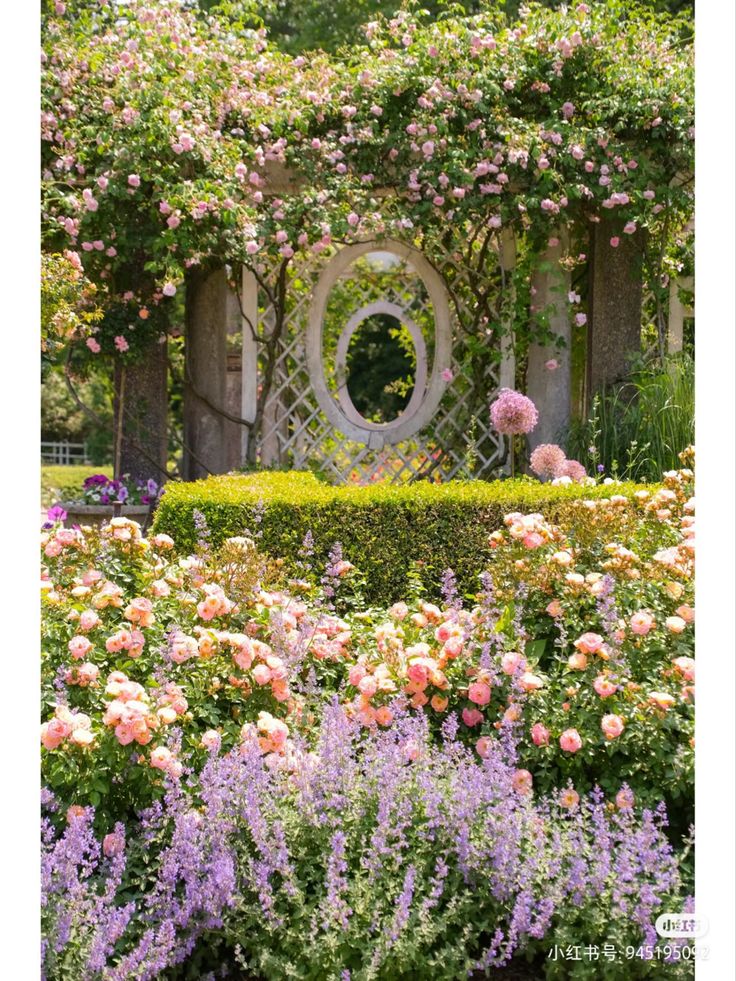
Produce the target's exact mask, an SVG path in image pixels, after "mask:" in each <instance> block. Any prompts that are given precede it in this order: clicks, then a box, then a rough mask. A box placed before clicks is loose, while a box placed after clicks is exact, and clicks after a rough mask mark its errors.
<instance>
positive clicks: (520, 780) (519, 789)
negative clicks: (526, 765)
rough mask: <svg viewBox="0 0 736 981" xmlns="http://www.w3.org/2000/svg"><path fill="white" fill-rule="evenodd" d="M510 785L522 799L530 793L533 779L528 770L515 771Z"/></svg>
mask: <svg viewBox="0 0 736 981" xmlns="http://www.w3.org/2000/svg"><path fill="white" fill-rule="evenodd" d="M511 783H512V786H513V788H514V790H515V791H516V793H517V794H521V795H522V797H523V796H526V795H527V794H530V793H531V792H532V783H533V778H532V775H531V773H530V772H529V771H528V770H517V771H516V773H514V775H513V777H512V778H511Z"/></svg>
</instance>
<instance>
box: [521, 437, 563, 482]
mask: <svg viewBox="0 0 736 981" xmlns="http://www.w3.org/2000/svg"><path fill="white" fill-rule="evenodd" d="M529 463H530V465H531V468H532V470H533V471H534V473H535V474H536V475H537V476H538V477H542V478H545V477H546V478H552V477H558V476H559V475H560V474H561V473H562V472H563V470H562V467H563V466H564V464H565V451H564V450H563V449H562V447H561V446H558V445H557V444H556V443H542V444H541V445H540V446H538V447H537V448H536V449H535V450H534V451H533V453H532V455H531V457H530V459H529Z"/></svg>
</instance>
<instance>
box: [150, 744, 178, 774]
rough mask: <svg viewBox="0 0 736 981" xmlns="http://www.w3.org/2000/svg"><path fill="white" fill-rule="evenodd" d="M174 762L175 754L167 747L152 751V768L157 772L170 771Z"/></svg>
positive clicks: (159, 747)
mask: <svg viewBox="0 0 736 981" xmlns="http://www.w3.org/2000/svg"><path fill="white" fill-rule="evenodd" d="M173 761H174V754H173V753H172V752H171V750H170V749H167V748H166V746H156V748H155V749H152V750H151V766H152V767H154V768H155V769H156V770H168V769H169V767H170V766H171V764H172V763H173Z"/></svg>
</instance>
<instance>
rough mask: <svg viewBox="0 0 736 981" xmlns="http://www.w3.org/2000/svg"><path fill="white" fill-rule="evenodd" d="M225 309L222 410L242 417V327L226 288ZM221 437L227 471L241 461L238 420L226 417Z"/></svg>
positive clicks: (236, 306) (233, 296) (234, 299)
mask: <svg viewBox="0 0 736 981" xmlns="http://www.w3.org/2000/svg"><path fill="white" fill-rule="evenodd" d="M225 303H226V312H227V335H226V341H227V343H228V348H227V364H226V371H225V409H226V410H227V412H229V413H230V415H231V416H234V417H235V418H240V417H242V412H241V409H242V404H241V403H242V397H241V393H242V388H243V380H242V375H243V351H242V346H241V345H240V344H236V343H235V342H236V340H237V335H239V334H240V332H241V330H244V329H245V328H244V326H243V323H242V317H241V315H240V304H239V302H238V297H237V294H236V293H235V292H233V290H231V289H228V291H227V298H226V301H225ZM223 429H224V437H225V461H224V462H225V466H226V468H227V470H228V471H229V470H235V469H236V468H238V467H239V466H240V465H241V464H242V462H243V453H242V441H243V429H244V427H243V426H242V425H240V423H237V422H233V421H232V419H226V420H225V423H224V426H223Z"/></svg>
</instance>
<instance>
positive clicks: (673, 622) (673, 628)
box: [664, 616, 687, 634]
mask: <svg viewBox="0 0 736 981" xmlns="http://www.w3.org/2000/svg"><path fill="white" fill-rule="evenodd" d="M664 625H665V627H666V628H667V630H669V632H670V633H671V634H681V633H682V632H683V630H684V629H685V627H686V626H687V623H685V621H684V620H683V619H682V617H677V616H675V617H667V619H666V620H665V621H664Z"/></svg>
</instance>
